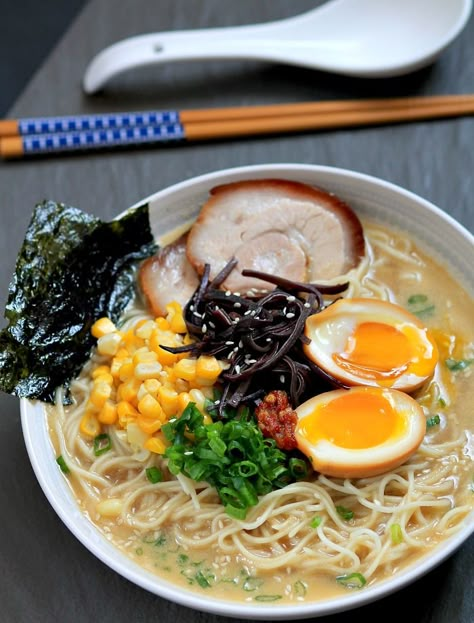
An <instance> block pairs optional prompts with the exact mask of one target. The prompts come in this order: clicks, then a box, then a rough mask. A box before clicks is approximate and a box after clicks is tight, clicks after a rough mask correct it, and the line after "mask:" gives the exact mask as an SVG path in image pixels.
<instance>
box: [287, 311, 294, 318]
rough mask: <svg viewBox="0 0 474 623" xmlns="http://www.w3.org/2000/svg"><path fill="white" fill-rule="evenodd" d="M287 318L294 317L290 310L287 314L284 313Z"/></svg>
mask: <svg viewBox="0 0 474 623" xmlns="http://www.w3.org/2000/svg"><path fill="white" fill-rule="evenodd" d="M286 317H287V318H294V317H295V314H293V313H292V312H289V313H288V314H286Z"/></svg>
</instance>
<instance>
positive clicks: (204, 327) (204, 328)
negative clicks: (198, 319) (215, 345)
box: [201, 324, 207, 333]
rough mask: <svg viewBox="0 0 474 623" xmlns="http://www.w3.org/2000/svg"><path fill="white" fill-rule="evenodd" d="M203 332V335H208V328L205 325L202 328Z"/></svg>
mask: <svg viewBox="0 0 474 623" xmlns="http://www.w3.org/2000/svg"><path fill="white" fill-rule="evenodd" d="M201 331H202V332H203V333H206V332H207V326H206V325H205V324H203V325H202V327H201Z"/></svg>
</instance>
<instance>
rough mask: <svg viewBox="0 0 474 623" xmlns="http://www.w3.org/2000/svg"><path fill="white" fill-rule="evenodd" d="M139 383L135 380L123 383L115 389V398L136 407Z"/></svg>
mask: <svg viewBox="0 0 474 623" xmlns="http://www.w3.org/2000/svg"><path fill="white" fill-rule="evenodd" d="M140 385H141V382H140V380H139V379H137V378H134V377H133V378H131V379H128V381H125V383H122V384H121V385H119V386H118V388H117V396H118V397H119V398H120V400H126V401H127V402H129V403H131V404H133V406H136V404H137V396H138V390H139V389H140Z"/></svg>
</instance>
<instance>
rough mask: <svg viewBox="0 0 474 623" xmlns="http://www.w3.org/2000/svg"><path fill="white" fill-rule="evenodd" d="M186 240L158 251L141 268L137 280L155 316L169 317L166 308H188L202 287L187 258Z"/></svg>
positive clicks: (184, 237)
mask: <svg viewBox="0 0 474 623" xmlns="http://www.w3.org/2000/svg"><path fill="white" fill-rule="evenodd" d="M186 237H187V234H185V235H184V236H181V237H180V238H178V239H177V240H175V241H174V242H172V243H171V244H169V245H167V246H165V247H162V248H161V249H159V251H158V253H156V254H155V255H153V256H152V257H149V258H148V259H147V260H145V261H144V262H143V263H142V265H141V266H140V270H139V273H138V281H139V284H140V287H141V290H142V292H143V294H144V295H145V298H146V301H147V303H148V306H149V307H150V309H151V311H152V312H153V313H154V314H155V315H156V316H165V315H166V305H168V303H171V302H172V301H177V302H178V303H180V304H181V306H182V307H184V306H185V305H186V303H187V302H188V300H189V299H190V298H191V296H192V295H193V293H194V291H195V290H196V288H197V287H198V285H199V277H198V275H197V274H196V271H195V270H194V268H193V267H192V266H191V264H190V263H189V262H188V259H187V257H186Z"/></svg>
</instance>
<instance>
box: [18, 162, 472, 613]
mask: <svg viewBox="0 0 474 623" xmlns="http://www.w3.org/2000/svg"><path fill="white" fill-rule="evenodd" d="M267 177H280V178H287V179H292V180H297V181H300V182H305V183H308V184H314V185H317V186H321V187H323V188H325V189H327V190H330V191H332V192H334V193H336V194H337V195H339V196H340V197H341V198H342V199H344V200H345V201H346V202H348V203H349V204H350V205H352V206H353V207H354V208H355V209H356V211H357V212H358V213H359V214H360V215H361V216H362V217H370V218H371V219H374V220H376V221H379V222H381V223H385V224H387V225H389V226H391V227H393V228H395V229H398V230H403V231H406V232H409V234H410V236H412V237H414V238H415V240H416V241H417V242H418V245H419V246H420V247H421V248H423V249H424V250H425V251H426V250H428V252H429V253H430V254H431V255H432V256H435V258H436V257H437V258H438V259H439V260H442V261H443V263H444V264H445V265H446V266H447V267H448V268H449V269H450V270H451V272H452V273H453V274H454V275H455V276H457V277H458V278H459V279H461V277H462V281H463V283H464V285H465V287H466V289H467V290H468V291H469V292H470V293H471V295H473V296H474V268H473V267H474V237H473V236H472V235H471V234H470V233H469V232H468V231H466V230H465V229H464V228H463V227H462V226H461V225H459V224H458V223H457V222H456V221H454V220H453V219H452V218H451V217H449V216H448V215H446V214H445V213H444V212H442V211H441V210H440V209H439V208H437V207H435V206H434V205H432V204H431V203H429V202H428V201H425V200H424V199H421V198H420V197H418V196H416V195H414V194H412V193H410V192H408V191H406V190H403V189H402V188H399V187H397V186H394V185H393V184H389V183H387V182H384V181H382V180H379V179H376V178H373V177H369V176H367V175H362V174H359V173H355V172H352V171H346V170H342V169H335V168H329V167H322V166H311V165H293V164H289V165H287V164H281V165H261V166H249V167H241V168H237V169H228V170H224V171H218V172H215V173H209V174H207V175H202V176H200V177H197V178H194V179H190V180H186V181H184V182H181V183H180V184H176V185H174V186H171V187H170V188H167V189H165V190H161V191H159V192H157V193H156V194H154V195H152V196H151V197H148V198H147V199H144V200H143V201H141V202H139V203H138V204H137V205H140V204H142V203H148V204H149V206H150V215H151V221H152V227H153V228H154V231H156V232H157V233H158V232H159V233H161V234H162V233H163V232H164V231H166V230H169V229H171V228H173V227H175V226H176V225H179V224H180V223H182V222H183V221H185V220H189V219H190V218H192V217H194V216H195V215H196V214H197V212H198V209H199V206H200V205H201V204H202V202H203V201H204V200H205V198H206V197H207V194H208V191H209V190H210V189H211V188H212V187H213V186H216V185H218V184H223V183H227V182H233V181H236V180H242V179H252V178H253V179H259V178H260V179H261V178H267ZM21 421H22V427H23V431H24V437H25V442H26V446H27V449H28V453H29V457H30V460H31V463H32V466H33V469H34V471H35V473H36V477H37V478H38V481H39V483H40V485H41V487H42V488H43V491H44V493H45V494H46V497H47V498H48V500H49V501H50V503H51V505H52V506H53V508H54V509H55V511H56V512H57V514H58V515H59V517H60V518H61V519H62V521H63V522H64V523H65V524H66V526H67V527H68V528H69V529H70V530H71V532H72V533H73V534H74V535H75V536H76V537H77V538H78V539H79V540H80V541H81V542H82V543H83V544H84V545H85V546H86V547H87V548H88V549H89V550H90V551H91V552H92V553H93V554H94V555H95V556H97V557H98V558H99V559H100V560H102V561H103V562H104V563H105V564H106V565H108V566H109V567H111V568H112V569H114V570H115V571H117V572H118V573H120V574H121V575H122V576H124V577H125V578H127V579H129V580H130V581H132V582H134V583H135V584H137V585H138V586H141V587H143V588H145V589H147V590H148V591H151V592H152V593H155V594H157V595H160V596H161V597H164V598H166V599H169V600H171V601H174V602H176V603H179V604H182V605H184V606H188V607H190V608H195V609H198V610H202V611H207V612H212V613H215V614H220V615H225V616H235V617H241V618H245V619H254V620H255V619H264V620H267V621H268V620H282V619H285V620H289V619H303V618H309V617H318V616H323V615H328V614H332V613H335V612H340V611H343V610H349V609H351V608H356V607H358V606H361V605H363V604H366V603H369V602H371V601H374V600H376V599H380V598H382V597H384V596H386V595H388V594H390V593H392V592H394V591H396V590H398V589H400V588H402V587H403V586H406V585H407V584H409V583H410V582H413V581H414V580H416V579H417V578H419V577H421V576H422V575H423V574H425V573H427V572H428V571H430V570H431V569H433V568H434V567H435V566H436V565H438V564H439V563H440V562H442V561H443V560H444V559H446V558H447V557H448V556H450V555H451V554H452V553H453V552H454V551H455V550H456V549H457V548H458V547H459V546H460V545H461V544H462V543H463V542H464V541H465V540H466V539H468V537H469V536H470V535H471V533H472V532H473V531H474V521H473V519H474V517H473V514H471V515H470V516H469V517H468V518H467V519H466V520H465V522H464V525H463V526H462V528H461V529H460V530H459V532H457V534H456V535H455V536H454V537H452V538H450V539H448V540H446V541H445V542H444V543H443V544H442V545H441V546H439V547H438V548H437V549H435V550H434V551H432V552H431V553H430V554H428V555H427V556H426V557H425V558H423V559H422V560H421V561H418V562H417V564H416V566H411V567H408V568H407V569H406V570H405V571H403V572H402V573H400V574H398V575H396V576H394V577H393V578H391V579H389V580H386V581H384V582H381V583H379V584H376V585H374V586H373V587H369V588H366V589H364V590H361V591H358V592H351V593H348V594H347V596H344V597H342V598H341V597H338V598H336V599H334V598H333V599H328V600H325V601H318V602H313V603H301V604H300V603H298V604H292V605H281V606H279V605H275V604H269V605H268V604H267V605H265V604H262V605H258V606H257V605H252V604H248V603H240V602H237V601H232V600H229V601H223V600H218V599H213V598H212V597H210V596H208V595H207V594H205V595H203V594H198V593H194V592H191V591H187V590H186V589H183V588H180V587H177V586H175V585H173V584H171V583H169V582H166V581H165V580H163V579H161V578H160V579H157V577H156V576H154V575H152V574H151V573H149V572H147V571H145V570H143V569H142V568H140V567H139V566H137V565H136V564H135V563H133V562H132V561H131V560H130V559H128V558H127V557H126V556H125V555H124V554H122V553H121V552H120V551H118V550H117V549H116V548H114V547H113V546H112V545H111V544H110V543H109V542H108V541H107V540H106V539H105V538H104V537H103V536H102V535H101V534H100V532H99V531H98V530H97V529H96V528H95V527H94V526H93V525H92V524H91V523H90V521H88V520H87V519H86V517H85V516H84V515H83V514H82V513H81V511H80V510H79V508H78V507H77V505H76V502H75V500H74V498H73V496H72V494H71V491H70V489H69V487H68V484H67V483H66V481H65V479H64V477H63V475H62V474H61V472H60V470H59V469H58V468H57V464H56V462H55V455H54V452H53V448H52V445H51V441H50V439H49V436H48V431H47V427H46V420H45V417H44V410H43V408H42V405H41V403H33V402H30V401H28V400H22V401H21Z"/></svg>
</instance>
